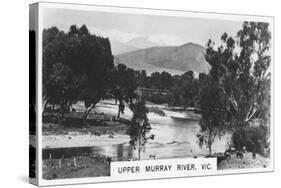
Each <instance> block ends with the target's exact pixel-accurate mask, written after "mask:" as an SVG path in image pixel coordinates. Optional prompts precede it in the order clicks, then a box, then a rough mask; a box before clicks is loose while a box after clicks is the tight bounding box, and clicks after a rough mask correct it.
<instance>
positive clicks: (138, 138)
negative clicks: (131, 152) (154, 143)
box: [128, 100, 154, 160]
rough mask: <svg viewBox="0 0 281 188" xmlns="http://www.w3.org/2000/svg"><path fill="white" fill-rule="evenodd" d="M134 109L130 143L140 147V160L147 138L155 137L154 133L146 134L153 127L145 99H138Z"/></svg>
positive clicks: (129, 131)
mask: <svg viewBox="0 0 281 188" xmlns="http://www.w3.org/2000/svg"><path fill="white" fill-rule="evenodd" d="M132 110H133V113H134V115H133V118H132V121H131V126H130V128H129V130H128V133H129V135H130V137H131V141H130V144H131V145H133V146H134V147H135V148H137V149H138V158H139V160H140V159H141V156H140V154H141V151H142V150H143V149H144V146H145V144H146V142H147V140H148V139H154V135H151V136H149V137H147V136H146V135H147V133H148V131H149V130H150V129H151V127H150V124H149V122H148V118H147V113H148V109H147V108H146V107H145V102H144V100H139V101H137V102H136V103H135V104H134V106H133V108H132Z"/></svg>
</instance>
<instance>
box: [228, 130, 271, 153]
mask: <svg viewBox="0 0 281 188" xmlns="http://www.w3.org/2000/svg"><path fill="white" fill-rule="evenodd" d="M268 131H269V130H268V128H267V127H265V126H262V125H260V126H255V127H253V126H248V127H246V128H242V129H238V130H237V131H235V132H234V133H233V134H232V138H231V141H232V146H233V147H235V148H236V150H237V151H242V150H243V147H244V146H245V147H246V150H247V151H248V152H253V153H259V154H261V155H263V156H265V155H268V153H267V149H268V148H269V142H268V139H267V138H268V136H267V135H268Z"/></svg>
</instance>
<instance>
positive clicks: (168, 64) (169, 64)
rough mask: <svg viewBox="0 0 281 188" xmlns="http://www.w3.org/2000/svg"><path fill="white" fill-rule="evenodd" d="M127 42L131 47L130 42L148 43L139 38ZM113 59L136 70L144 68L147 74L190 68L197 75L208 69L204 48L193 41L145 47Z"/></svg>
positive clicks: (174, 72)
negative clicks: (177, 44)
mask: <svg viewBox="0 0 281 188" xmlns="http://www.w3.org/2000/svg"><path fill="white" fill-rule="evenodd" d="M129 42H130V41H129ZM129 42H128V44H131V45H129V46H131V47H132V46H133V45H132V44H139V45H140V44H142V43H143V44H142V45H143V46H145V45H147V44H148V43H147V41H145V42H143V41H142V42H140V41H139V40H134V41H131V43H129ZM150 44H151V45H153V44H152V43H150ZM148 46H149V45H148ZM133 47H134V48H137V47H136V46H133ZM114 59H115V63H116V64H120V63H122V64H125V65H127V66H128V67H130V68H134V69H136V70H146V72H147V73H148V74H151V73H152V72H156V71H158V72H162V71H167V72H169V73H170V74H182V73H184V72H186V71H189V70H192V71H193V72H194V73H195V74H197V75H198V73H201V72H205V73H207V72H208V71H209V69H210V66H209V64H208V63H207V62H206V60H205V48H204V47H202V46H201V45H199V44H195V43H186V44H184V45H181V46H158V47H147V48H145V49H139V50H134V51H129V52H126V53H122V54H119V55H115V57H114Z"/></svg>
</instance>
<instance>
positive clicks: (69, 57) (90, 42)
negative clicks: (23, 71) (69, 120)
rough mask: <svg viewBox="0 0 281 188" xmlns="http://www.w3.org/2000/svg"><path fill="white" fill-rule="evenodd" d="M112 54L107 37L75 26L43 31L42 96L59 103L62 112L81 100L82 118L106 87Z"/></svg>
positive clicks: (102, 94)
mask: <svg viewBox="0 0 281 188" xmlns="http://www.w3.org/2000/svg"><path fill="white" fill-rule="evenodd" d="M112 68H113V56H112V54H111V48H110V43H109V40H108V39H107V38H102V37H97V36H95V35H92V34H90V33H89V31H88V29H87V27H86V26H85V25H83V26H81V27H80V28H77V27H76V26H75V25H73V26H71V27H70V30H69V31H68V32H67V33H65V32H63V31H60V30H58V29H57V28H56V27H52V28H49V29H45V30H44V31H43V97H44V100H45V103H46V104H48V103H51V104H52V103H53V104H59V105H60V107H61V109H62V112H64V111H65V109H66V108H67V107H69V106H70V105H71V104H72V102H73V101H75V100H83V101H84V103H85V107H86V108H87V109H86V111H85V116H84V118H85V119H86V118H87V115H88V113H89V112H90V110H91V109H92V108H93V107H94V106H95V104H96V103H97V102H98V101H99V100H100V99H101V98H102V97H103V96H104V95H105V93H106V91H107V90H108V85H109V84H108V79H107V78H108V76H109V74H110V71H111V69H112Z"/></svg>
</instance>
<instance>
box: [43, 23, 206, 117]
mask: <svg viewBox="0 0 281 188" xmlns="http://www.w3.org/2000/svg"><path fill="white" fill-rule="evenodd" d="M205 77H206V75H205V74H200V75H199V78H195V76H194V73H193V72H192V71H189V72H186V73H184V74H182V75H174V76H172V75H171V74H169V73H168V72H162V73H159V72H154V73H152V74H151V75H150V76H148V75H147V74H146V71H144V70H142V71H136V70H133V69H131V68H128V67H126V66H125V65H123V64H118V65H114V63H113V55H112V53H111V47H110V42H109V39H108V38H103V37H99V36H95V35H92V34H91V33H90V32H89V31H88V29H87V27H86V26H85V25H83V26H81V27H80V28H78V27H76V26H75V25H74V26H71V27H70V29H69V31H68V32H64V31H60V30H59V29H58V28H56V27H52V28H49V29H44V31H43V101H44V105H45V109H47V107H48V106H50V105H53V106H55V105H59V106H60V112H61V115H62V116H61V119H63V117H64V113H65V112H67V111H69V109H70V108H71V105H72V104H73V103H75V102H77V101H84V103H85V107H86V110H85V115H84V119H86V118H87V115H88V114H89V113H90V111H91V110H92V109H93V108H94V107H95V104H96V103H98V102H99V101H100V100H101V99H105V98H114V99H115V100H116V102H117V101H118V102H119V104H123V103H124V102H126V103H128V104H130V105H132V104H133V100H134V99H135V98H137V97H138V96H136V92H135V91H136V89H137V88H138V87H144V88H150V89H159V90H168V91H169V96H168V97H167V98H165V100H162V101H156V100H155V101H153V99H151V102H161V103H168V104H170V105H176V106H194V103H195V102H196V99H198V97H199V92H200V84H201V83H202V81H203V78H205ZM49 108H50V107H49Z"/></svg>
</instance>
